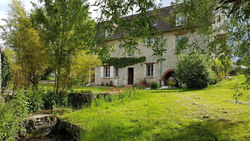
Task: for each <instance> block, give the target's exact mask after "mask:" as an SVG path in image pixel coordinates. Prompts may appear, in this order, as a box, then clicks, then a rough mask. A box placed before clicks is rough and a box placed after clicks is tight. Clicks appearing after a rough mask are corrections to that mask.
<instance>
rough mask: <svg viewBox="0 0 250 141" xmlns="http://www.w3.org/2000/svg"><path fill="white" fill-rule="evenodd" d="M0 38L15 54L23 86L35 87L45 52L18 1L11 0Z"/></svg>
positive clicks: (41, 69) (41, 42)
mask: <svg viewBox="0 0 250 141" xmlns="http://www.w3.org/2000/svg"><path fill="white" fill-rule="evenodd" d="M10 8H11V10H10V12H9V17H8V19H5V22H6V25H5V26H3V28H2V29H3V31H4V32H3V34H2V37H3V39H4V40H5V44H6V46H7V47H10V48H12V49H13V51H14V52H15V55H16V56H15V57H16V58H15V60H16V63H17V64H19V65H20V67H21V68H20V69H21V70H20V71H19V72H18V73H20V74H21V75H22V79H24V81H25V82H24V83H23V86H24V87H28V86H30V85H32V86H34V87H37V85H38V82H39V79H40V76H41V74H42V73H43V71H44V69H45V68H46V65H47V50H46V48H45V44H44V43H43V41H42V40H41V39H40V37H39V35H38V33H37V31H36V30H35V29H34V28H33V27H32V23H31V21H30V19H29V16H28V15H27V14H26V12H25V10H24V8H23V6H22V4H21V2H20V1H17V0H12V3H11V5H10Z"/></svg>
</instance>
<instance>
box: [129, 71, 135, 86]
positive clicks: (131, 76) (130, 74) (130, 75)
mask: <svg viewBox="0 0 250 141" xmlns="http://www.w3.org/2000/svg"><path fill="white" fill-rule="evenodd" d="M133 84H134V68H128V85H133Z"/></svg>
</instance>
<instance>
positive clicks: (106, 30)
mask: <svg viewBox="0 0 250 141" xmlns="http://www.w3.org/2000/svg"><path fill="white" fill-rule="evenodd" d="M109 35H110V33H109V31H108V29H105V38H108V37H109Z"/></svg>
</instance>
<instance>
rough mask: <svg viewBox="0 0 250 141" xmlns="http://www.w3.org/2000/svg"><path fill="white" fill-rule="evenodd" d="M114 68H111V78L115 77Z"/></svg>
mask: <svg viewBox="0 0 250 141" xmlns="http://www.w3.org/2000/svg"><path fill="white" fill-rule="evenodd" d="M113 74H114V67H113V66H110V77H111V78H112V77H113V76H114V75H113Z"/></svg>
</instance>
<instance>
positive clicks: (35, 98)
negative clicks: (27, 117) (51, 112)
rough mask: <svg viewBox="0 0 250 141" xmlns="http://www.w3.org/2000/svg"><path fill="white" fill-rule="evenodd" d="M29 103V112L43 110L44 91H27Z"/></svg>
mask: <svg viewBox="0 0 250 141" xmlns="http://www.w3.org/2000/svg"><path fill="white" fill-rule="evenodd" d="M25 93H26V97H27V102H28V111H29V112H36V111H37V110H40V109H41V108H43V95H44V90H42V89H28V90H26V91H25Z"/></svg>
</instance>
